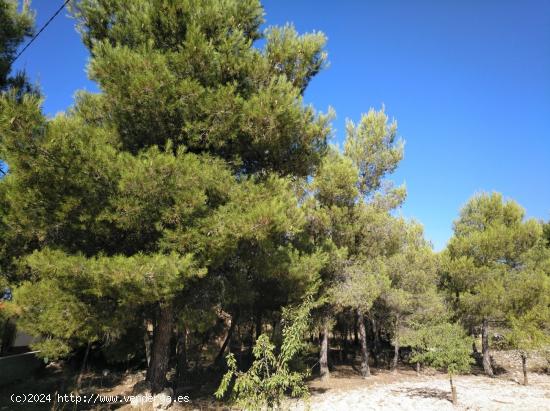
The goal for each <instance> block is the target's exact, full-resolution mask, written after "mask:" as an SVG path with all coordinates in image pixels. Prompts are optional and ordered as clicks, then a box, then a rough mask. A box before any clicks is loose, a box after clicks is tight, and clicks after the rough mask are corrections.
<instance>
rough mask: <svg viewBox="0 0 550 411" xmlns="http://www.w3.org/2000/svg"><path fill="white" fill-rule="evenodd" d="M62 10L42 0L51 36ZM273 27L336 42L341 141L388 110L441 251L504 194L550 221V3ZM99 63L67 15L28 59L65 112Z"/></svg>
mask: <svg viewBox="0 0 550 411" xmlns="http://www.w3.org/2000/svg"><path fill="white" fill-rule="evenodd" d="M61 3H62V0H47V1H46V0H34V3H33V6H34V8H35V9H36V10H37V23H38V25H39V26H40V25H41V24H42V23H43V22H44V21H45V20H47V18H48V17H49V16H50V15H51V14H52V13H53V12H54V11H55V9H56V8H57V7H58V6H59V5H60V4H61ZM264 5H265V9H266V18H267V22H268V24H283V23H285V22H287V21H290V22H293V23H294V24H295V26H296V27H297V29H298V30H299V31H301V32H305V31H312V30H321V31H323V32H324V33H325V34H326V35H327V36H328V39H329V41H328V45H327V50H328V52H329V59H330V67H329V68H328V69H326V70H325V71H324V72H322V73H321V74H319V75H318V76H317V78H315V79H314V80H313V82H312V83H311V85H310V87H309V89H308V90H307V92H306V95H305V99H306V101H307V102H308V103H312V104H313V105H314V106H315V107H316V108H318V109H320V110H323V111H324V110H326V109H327V108H328V107H329V106H332V107H333V108H334V109H335V110H336V113H337V116H338V117H337V119H336V120H335V122H334V126H335V128H336V142H338V141H341V140H342V138H343V131H344V122H345V119H346V118H351V119H353V120H357V119H358V118H359V116H360V114H361V113H362V112H366V111H367V110H368V109H369V107H376V108H379V107H380V106H381V105H382V104H385V106H386V110H387V112H388V113H389V114H390V115H391V116H392V117H394V118H395V119H396V120H397V121H398V125H399V133H400V135H401V136H402V137H403V139H404V140H405V141H406V146H405V159H404V161H403V162H402V164H401V166H400V167H399V169H398V171H397V172H396V174H395V176H394V180H395V181H396V182H397V183H402V182H405V183H406V184H407V188H408V199H407V202H406V204H405V206H404V207H403V209H402V213H403V215H405V216H407V217H414V218H416V219H418V220H419V221H421V222H422V223H423V224H424V226H425V229H426V235H427V237H428V238H429V239H430V240H431V241H432V242H433V244H434V246H435V248H436V249H437V250H439V249H442V248H443V247H444V246H445V243H446V241H447V240H448V238H449V237H450V235H451V233H452V221H453V220H454V219H455V218H456V216H457V213H458V210H459V208H460V207H461V206H462V205H463V204H464V203H465V201H466V200H467V199H468V198H469V197H470V196H472V195H473V194H474V193H475V192H479V191H493V190H496V191H500V192H502V193H503V194H504V196H505V197H507V198H513V199H515V200H516V201H518V202H519V203H520V204H521V205H523V206H524V207H525V208H526V210H527V215H528V216H530V217H535V218H541V219H545V220H546V219H548V218H550V184H549V179H550V161H549V159H550V1H546V0H539V1H535V0H523V1H517V0H516V1H507V0H484V1H478V0H454V1H450V0H447V1H439V0H431V1H427V0H425V1H423V0H415V1H410V0H399V1H398V0H378V1H359V0H356V1H351V0H348V1H339V2H334V1H328V0H325V1H319V0H317V1H314V0H307V1H306V0H300V1H296V0H294V1H292V0H286V1H283V0H269V1H266V2H264ZM87 58H88V56H87V52H86V50H85V49H84V47H83V46H82V44H81V42H80V38H79V36H78V34H77V33H76V31H75V29H74V22H73V21H72V20H71V19H69V18H67V17H66V13H63V15H60V16H59V17H58V18H57V19H56V20H55V21H54V22H53V23H52V24H51V25H50V26H49V27H48V29H47V30H46V31H45V32H44V33H43V34H42V35H41V36H40V37H39V38H38V40H37V41H36V42H35V43H34V44H33V45H32V46H31V47H30V48H29V49H28V50H27V51H26V52H25V53H24V54H23V56H22V57H21V58H20V60H19V61H18V63H17V65H16V67H17V68H25V69H26V70H27V72H28V74H29V75H30V77H31V78H32V79H34V80H36V81H38V82H39V83H40V85H41V87H42V90H43V92H44V94H45V96H46V100H45V104H44V109H45V111H46V113H48V114H55V113H56V112H58V111H64V110H65V109H66V108H67V107H68V106H70V105H71V104H72V101H73V95H74V92H75V91H76V90H78V89H88V90H92V91H93V90H96V87H95V85H94V84H93V83H91V82H90V81H88V80H87V78H86V73H85V66H86V62H87Z"/></svg>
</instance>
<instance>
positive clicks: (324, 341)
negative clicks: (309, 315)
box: [319, 320, 330, 380]
mask: <svg viewBox="0 0 550 411" xmlns="http://www.w3.org/2000/svg"><path fill="white" fill-rule="evenodd" d="M319 368H320V373H321V379H323V380H327V379H328V378H329V377H330V371H329V369H328V320H325V322H324V324H323V332H322V337H321V351H320V353H319Z"/></svg>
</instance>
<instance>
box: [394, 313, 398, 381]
mask: <svg viewBox="0 0 550 411" xmlns="http://www.w3.org/2000/svg"><path fill="white" fill-rule="evenodd" d="M394 340H395V341H394V343H393V350H394V353H393V364H392V371H393V372H394V373H396V372H397V363H398V361H399V316H397V317H396V319H395V338H394Z"/></svg>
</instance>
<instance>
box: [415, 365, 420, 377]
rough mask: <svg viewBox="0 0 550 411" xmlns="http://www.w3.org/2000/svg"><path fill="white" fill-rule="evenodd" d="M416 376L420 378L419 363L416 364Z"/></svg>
mask: <svg viewBox="0 0 550 411" xmlns="http://www.w3.org/2000/svg"><path fill="white" fill-rule="evenodd" d="M416 376H417V377H420V363H419V362H417V363H416Z"/></svg>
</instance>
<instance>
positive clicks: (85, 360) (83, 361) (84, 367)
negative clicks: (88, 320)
mask: <svg viewBox="0 0 550 411" xmlns="http://www.w3.org/2000/svg"><path fill="white" fill-rule="evenodd" d="M90 345H91V344H90V343H88V345H87V346H86V351H85V352H84V358H83V359H82V365H81V366H80V372H79V373H78V378H77V379H76V390H77V391H78V390H79V389H80V384H81V383H82V376H83V375H84V371H85V370H86V363H87V362H88V355H89V354H90Z"/></svg>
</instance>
